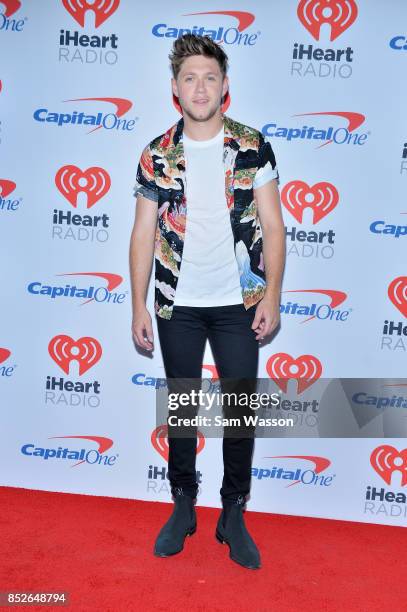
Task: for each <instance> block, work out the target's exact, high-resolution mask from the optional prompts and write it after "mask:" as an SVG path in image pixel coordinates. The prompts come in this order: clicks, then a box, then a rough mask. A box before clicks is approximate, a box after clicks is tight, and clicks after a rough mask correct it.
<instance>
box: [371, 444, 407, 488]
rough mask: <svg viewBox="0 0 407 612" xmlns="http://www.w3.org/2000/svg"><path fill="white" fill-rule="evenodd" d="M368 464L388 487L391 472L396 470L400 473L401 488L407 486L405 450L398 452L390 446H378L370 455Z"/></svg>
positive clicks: (406, 456)
mask: <svg viewBox="0 0 407 612" xmlns="http://www.w3.org/2000/svg"><path fill="white" fill-rule="evenodd" d="M370 463H371V465H372V467H373V469H374V470H375V471H376V472H377V473H378V474H379V476H380V477H381V478H383V480H384V482H386V483H387V484H388V485H391V477H392V474H393V472H396V471H398V470H400V471H401V486H402V487H404V486H405V485H406V484H407V448H405V449H403V450H402V451H400V452H399V451H398V450H397V449H396V448H394V446H390V444H383V445H382V446H378V447H377V448H375V449H374V451H373V452H372V454H371V455H370Z"/></svg>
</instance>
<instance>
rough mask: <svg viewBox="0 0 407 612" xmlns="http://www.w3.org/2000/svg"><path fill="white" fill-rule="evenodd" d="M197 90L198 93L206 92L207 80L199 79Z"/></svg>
mask: <svg viewBox="0 0 407 612" xmlns="http://www.w3.org/2000/svg"><path fill="white" fill-rule="evenodd" d="M196 90H197V91H205V79H197V81H196Z"/></svg>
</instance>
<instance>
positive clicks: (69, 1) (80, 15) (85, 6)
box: [62, 0, 120, 28]
mask: <svg viewBox="0 0 407 612" xmlns="http://www.w3.org/2000/svg"><path fill="white" fill-rule="evenodd" d="M119 4H120V0H92V1H91V0H62V5H63V6H64V7H65V9H66V10H67V11H68V13H69V14H70V15H72V17H73V18H74V19H75V21H76V22H77V23H78V24H79V25H80V26H81V27H82V28H83V27H84V26H85V14H86V12H87V11H92V12H93V14H94V16H95V28H98V27H99V26H101V25H102V23H104V22H105V21H106V20H107V19H109V17H111V16H112V15H113V13H114V12H116V11H117V9H118V8H119Z"/></svg>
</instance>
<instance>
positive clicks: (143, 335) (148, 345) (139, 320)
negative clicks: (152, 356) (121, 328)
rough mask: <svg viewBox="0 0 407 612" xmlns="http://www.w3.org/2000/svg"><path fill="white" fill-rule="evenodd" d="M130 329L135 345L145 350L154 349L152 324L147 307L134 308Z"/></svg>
mask: <svg viewBox="0 0 407 612" xmlns="http://www.w3.org/2000/svg"><path fill="white" fill-rule="evenodd" d="M131 329H132V332H133V337H134V340H135V342H136V344H137V346H139V347H140V348H143V349H145V350H146V351H152V350H153V349H154V335H153V326H152V324H151V316H150V313H149V312H148V310H147V308H140V309H136V310H134V313H133V322H132V326H131Z"/></svg>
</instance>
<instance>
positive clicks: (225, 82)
mask: <svg viewBox="0 0 407 612" xmlns="http://www.w3.org/2000/svg"><path fill="white" fill-rule="evenodd" d="M228 91H229V78H228V77H227V76H225V77H224V78H223V83H222V98H224V97H225V95H226V94H227V92H228Z"/></svg>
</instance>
